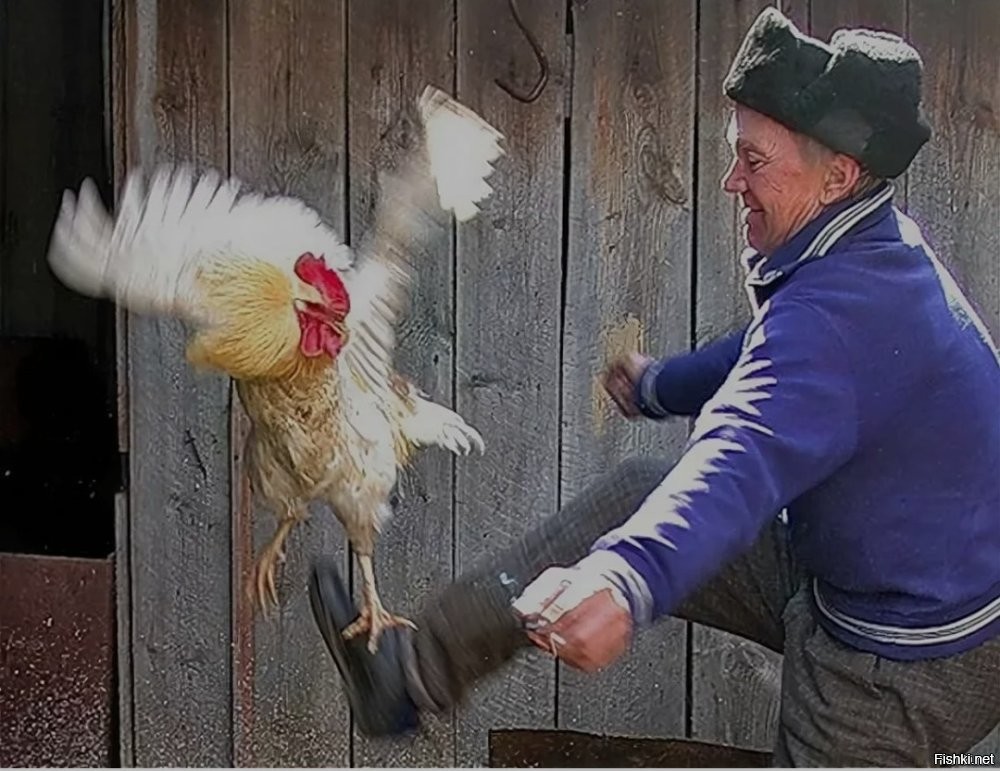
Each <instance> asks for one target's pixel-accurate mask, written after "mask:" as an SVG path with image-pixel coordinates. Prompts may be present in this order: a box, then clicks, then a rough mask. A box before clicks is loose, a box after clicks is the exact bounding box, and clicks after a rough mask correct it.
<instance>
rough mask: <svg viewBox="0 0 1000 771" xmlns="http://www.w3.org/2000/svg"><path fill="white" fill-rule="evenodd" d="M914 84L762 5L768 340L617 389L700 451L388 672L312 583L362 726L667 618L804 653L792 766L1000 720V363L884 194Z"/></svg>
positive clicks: (457, 607)
mask: <svg viewBox="0 0 1000 771" xmlns="http://www.w3.org/2000/svg"><path fill="white" fill-rule="evenodd" d="M920 76H921V64H920V60H919V57H918V55H917V53H916V52H915V51H914V50H913V49H912V48H910V47H909V46H908V45H907V44H906V43H904V42H903V41H902V40H901V39H899V38H897V37H895V36H892V35H888V34H882V33H875V32H870V31H864V30H853V31H841V32H839V33H837V34H835V35H834V36H833V37H832V39H831V40H830V42H829V43H823V42H822V41H819V40H816V39H813V38H810V37H807V36H804V35H802V34H801V33H800V32H799V31H798V30H797V29H795V27H794V26H793V25H792V24H791V23H790V22H789V21H788V20H787V19H786V18H785V17H783V16H782V15H781V14H780V13H779V12H777V11H776V10H774V9H768V10H766V11H765V12H764V13H763V14H761V16H760V17H759V18H758V19H757V21H756V22H755V23H754V25H753V26H752V28H751V29H750V31H749V32H748V34H747V37H746V39H745V41H744V43H743V45H742V47H741V49H740V51H739V52H738V54H737V56H736V59H735V61H734V63H733V66H732V68H731V70H730V73H729V75H728V77H727V78H726V81H725V86H724V87H725V92H726V94H727V96H728V97H729V98H730V99H731V100H732V101H733V103H734V116H733V120H732V122H731V125H730V138H731V141H732V145H733V162H732V166H731V168H730V169H729V171H728V172H727V175H726V177H725V179H724V183H723V184H724V188H725V190H726V191H727V192H729V193H731V194H733V195H734V196H737V197H738V198H739V200H740V201H741V202H742V204H743V206H744V207H745V220H746V225H745V226H746V240H747V242H748V244H749V247H750V248H749V251H748V254H747V256H746V257H745V258H744V260H745V266H746V269H747V277H746V285H747V291H748V294H749V298H750V302H751V305H752V308H753V318H752V321H751V322H750V324H749V326H748V327H747V328H746V329H745V330H742V331H741V332H739V333H737V334H734V335H732V336H730V337H728V338H725V339H723V340H722V341H720V342H718V343H716V344H714V345H710V346H708V347H706V348H704V349H702V350H700V351H697V352H695V353H692V354H689V355H685V356H679V357H673V358H668V359H665V360H663V361H658V362H654V361H651V360H649V359H645V358H644V357H641V356H638V355H633V356H630V357H626V358H625V359H623V360H621V361H619V362H617V363H616V364H615V365H614V366H612V367H611V368H610V370H609V371H608V372H607V373H606V377H605V384H606V387H607V389H608V391H609V393H610V394H611V395H612V396H613V397H614V399H615V401H616V402H617V403H618V405H619V407H620V408H621V411H622V412H623V413H624V414H625V415H626V416H629V417H633V418H637V417H640V416H644V417H646V418H653V419H667V418H669V417H670V416H671V415H689V414H691V415H693V414H697V415H698V419H697V422H696V425H695V428H694V431H693V433H692V436H691V437H690V440H689V442H688V444H687V446H686V449H685V452H684V453H683V455H682V456H681V458H680V459H679V460H678V462H677V463H676V465H674V466H673V467H672V468H671V467H670V466H669V464H667V463H664V462H660V461H654V460H631V461H626V462H625V463H623V464H621V465H620V466H619V467H618V468H617V469H616V470H615V471H614V472H613V473H611V474H609V475H608V476H607V477H605V478H604V479H601V480H599V481H597V482H595V483H594V484H592V485H591V486H590V487H589V488H588V489H586V490H584V491H582V492H581V493H580V495H578V496H577V497H576V498H575V499H573V500H572V501H571V502H570V503H569V504H568V505H567V506H566V507H565V508H564V509H562V510H561V511H560V512H559V513H558V514H556V515H555V516H554V517H552V518H550V519H549V520H547V521H544V522H543V523H542V524H541V526H540V527H538V528H537V529H536V530H535V531H534V532H531V533H529V534H527V535H525V536H524V537H523V538H522V539H521V540H520V541H519V542H518V543H516V544H515V545H514V546H512V547H511V548H510V549H509V550H508V551H507V552H506V553H504V554H501V555H498V556H497V557H495V558H493V559H490V560H487V561H486V562H484V563H483V564H482V565H480V566H479V567H478V568H477V569H476V570H474V571H472V572H470V573H469V574H466V575H464V576H462V577H460V578H459V579H458V580H457V581H456V582H455V583H454V584H452V585H450V586H448V587H447V588H445V589H444V591H443V592H441V593H440V594H439V595H438V596H436V597H434V598H433V599H432V600H431V601H430V602H429V603H428V604H427V606H426V608H425V610H424V612H423V613H422V615H421V616H420V617H419V618H418V619H417V624H418V630H417V631H416V632H411V631H410V630H405V629H404V630H393V631H392V633H391V634H387V635H386V636H385V637H384V638H383V643H382V649H381V650H380V651H379V653H378V655H377V656H374V657H372V656H369V655H368V654H367V652H366V651H365V650H364V647H363V642H361V643H355V642H353V641H352V643H351V644H345V643H344V641H343V640H342V639H341V637H340V634H339V631H340V630H341V629H343V628H344V627H345V626H346V625H347V624H348V623H349V622H350V621H351V620H352V618H353V617H354V615H355V614H356V612H357V610H356V607H355V606H354V604H353V602H352V601H351V600H350V597H349V596H348V594H347V593H346V591H345V589H344V586H343V583H342V582H341V580H340V578H339V576H338V575H337V572H336V568H335V566H333V565H332V564H331V563H329V562H323V563H320V564H318V565H317V566H316V568H315V569H314V573H313V577H312V582H311V587H310V591H311V597H312V601H313V610H314V613H315V616H316V620H317V622H318V624H319V626H320V629H321V631H322V632H323V636H324V638H325V640H326V641H327V644H328V646H329V648H330V650H331V652H332V653H333V655H334V658H335V660H336V662H337V665H338V667H339V669H340V671H341V674H342V676H343V679H344V682H345V684H346V688H347V691H348V695H349V697H350V700H351V704H352V708H353V709H354V712H355V715H356V717H357V718H358V721H359V724H360V726H361V728H362V730H364V731H366V732H369V733H376V734H385V733H394V732H400V731H404V730H406V729H407V728H410V727H412V726H414V725H415V724H416V721H417V715H418V712H419V710H421V709H423V710H441V709H446V708H448V707H450V706H452V705H455V704H457V703H459V702H460V700H461V698H462V695H463V693H464V691H465V689H467V688H468V686H470V685H471V684H472V683H473V682H475V680H476V679H477V678H480V677H482V676H483V675H485V674H487V673H489V672H492V671H494V670H496V669H498V668H499V667H501V666H502V665H503V663H504V662H505V661H507V660H509V659H510V658H511V657H513V656H514V655H516V653H517V652H518V651H519V650H521V649H522V648H523V647H524V646H525V645H530V644H531V643H532V642H533V643H534V644H537V645H539V646H541V647H542V648H544V649H546V650H550V651H552V652H554V653H555V654H556V655H558V656H559V657H561V658H562V659H563V660H564V661H566V662H567V663H568V664H570V665H572V666H575V667H578V668H580V669H583V670H586V671H592V670H596V669H600V668H601V667H604V666H606V665H607V664H609V663H610V662H611V661H613V660H614V659H615V658H616V657H618V656H619V655H622V654H623V653H624V651H625V650H626V649H627V647H628V645H629V641H630V640H631V638H632V636H633V634H635V631H636V630H637V629H639V628H642V627H647V626H649V625H651V624H652V623H654V622H655V621H656V620H657V619H660V618H663V617H665V616H667V615H674V616H678V617H681V618H685V619H689V620H693V621H697V622H700V623H704V624H708V625H711V626H713V627H716V628H719V629H723V630H726V631H729V632H732V633H735V634H738V635H741V636H743V637H745V638H747V639H750V640H754V641H756V642H758V643H760V644H763V645H766V646H768V647H770V648H772V649H773V650H775V651H778V652H781V653H783V676H782V694H781V700H782V704H781V714H780V726H779V732H778V738H777V744H776V747H775V762H776V763H777V764H779V765H785V766H791V765H796V766H797V765H826V766H845V765H847V766H850V765H904V766H905V765H927V764H929V763H930V762H932V760H933V756H934V754H935V753H941V752H945V753H952V752H961V751H964V750H968V749H969V748H971V747H972V746H973V745H974V744H975V743H976V742H977V741H979V740H980V739H981V738H983V737H984V736H985V735H986V734H987V733H988V732H989V731H990V730H991V729H992V728H993V726H995V725H996V724H997V723H998V722H1000V687H998V684H1000V479H998V469H1000V361H998V356H997V350H996V347H995V345H994V344H993V343H992V342H991V341H990V340H989V337H988V335H987V333H986V331H985V329H984V328H983V325H982V324H981V322H980V321H979V320H978V318H977V317H976V316H975V314H974V312H973V311H972V310H971V309H970V307H969V305H968V304H967V303H966V301H965V300H964V298H963V297H962V295H961V294H960V292H959V291H958V289H957V288H956V287H955V285H954V283H953V282H952V280H951V279H950V278H949V277H948V275H947V273H946V272H945V271H944V270H943V269H942V268H941V266H940V265H939V264H938V263H937V261H936V260H935V259H934V257H933V255H932V253H931V250H930V249H929V248H928V246H927V245H926V244H925V243H924V241H923V239H922V237H921V234H920V232H919V230H918V228H917V227H916V225H914V223H913V222H912V221H911V220H909V219H907V218H906V217H905V216H903V215H902V214H901V213H900V212H899V211H898V210H897V209H895V208H894V207H893V205H892V200H891V199H892V194H893V189H892V186H891V183H889V182H888V180H890V179H892V178H894V177H897V176H898V175H900V174H902V173H903V172H904V171H905V169H906V168H907V166H908V165H909V164H910V162H911V161H912V159H913V158H914V156H915V155H916V153H917V151H918V150H919V149H920V147H921V146H922V145H923V144H924V143H925V142H926V140H927V139H928V138H929V135H930V130H929V128H928V127H927V125H926V123H925V122H924V120H923V118H922V117H921V113H920V106H919V103H920ZM782 512H784V516H780V517H779V516H778V515H779V514H781V513H782ZM786 522H787V524H786Z"/></svg>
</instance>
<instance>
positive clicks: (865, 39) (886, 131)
mask: <svg viewBox="0 0 1000 771" xmlns="http://www.w3.org/2000/svg"><path fill="white" fill-rule="evenodd" d="M922 72H923V65H922V63H921V61H920V55H919V54H918V53H917V52H916V51H915V50H914V49H913V48H912V47H911V46H910V45H908V44H907V43H906V42H905V41H904V40H903V39H902V38H900V37H899V36H898V35H894V34H891V33H889V32H877V31H873V30H867V29H841V30H837V31H836V32H834V34H833V37H831V38H830V42H829V43H824V42H823V41H822V40H818V39H816V38H813V37H809V36H808V35H804V34H802V33H801V32H800V31H799V30H798V29H797V28H796V27H795V25H794V24H792V22H791V21H789V20H788V19H787V18H786V17H785V16H784V15H782V14H781V12H780V11H778V10H777V9H776V8H766V9H765V10H764V11H763V12H762V13H761V14H760V16H758V17H757V20H756V21H755V22H754V23H753V25H752V26H751V27H750V30H749V31H748V32H747V35H746V37H745V38H744V40H743V44H742V45H741V46H740V50H739V51H738V52H737V54H736V58H735V59H734V60H733V64H732V67H731V68H730V70H729V74H728V75H727V76H726V79H725V82H724V85H723V90H724V91H725V94H726V96H728V97H729V98H730V99H732V100H733V101H735V102H738V103H740V104H743V105H745V106H747V107H749V108H751V109H753V110H756V111H757V112H761V113H763V114H765V115H767V116H768V117H770V118H773V119H774V120H776V121H778V122H780V123H783V124H784V125H785V126H787V127H788V128H790V129H792V130H793V131H796V132H798V133H800V134H806V135H808V136H810V137H812V138H814V139H816V140H818V141H819V142H822V143H823V144H824V145H826V146H827V147H829V148H831V149H832V150H835V151H837V152H841V153H844V154H845V155H849V156H851V157H852V158H854V159H856V160H857V161H858V162H859V163H861V165H862V166H864V167H865V168H866V169H868V170H869V171H870V172H871V173H872V174H875V175H876V176H879V177H886V178H891V177H897V176H899V175H900V174H902V173H903V172H904V171H906V168H907V167H908V166H909V165H910V162H911V161H912V160H913V158H914V157H915V156H916V154H917V151H918V150H919V149H920V148H921V147H922V146H923V144H924V143H925V142H926V141H927V140H928V139H929V138H930V135H931V129H930V126H929V125H928V124H927V121H926V119H925V118H924V116H923V114H922V111H921V109H920V80H921V75H922Z"/></svg>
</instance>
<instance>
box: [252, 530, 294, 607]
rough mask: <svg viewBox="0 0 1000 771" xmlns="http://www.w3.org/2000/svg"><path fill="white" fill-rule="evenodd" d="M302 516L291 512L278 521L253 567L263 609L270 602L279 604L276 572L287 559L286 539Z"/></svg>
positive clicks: (257, 592)
mask: <svg viewBox="0 0 1000 771" xmlns="http://www.w3.org/2000/svg"><path fill="white" fill-rule="evenodd" d="M301 519H302V518H301V517H300V516H297V515H295V514H291V513H289V515H288V516H286V517H284V518H283V519H282V520H281V521H280V522H279V523H278V529H277V530H275V532H274V536H273V537H272V538H271V541H270V543H268V544H267V546H265V547H264V549H263V550H262V551H261V553H260V555H259V556H258V557H257V561H256V563H255V564H254V569H253V576H252V580H253V587H254V588H255V589H256V599H257V602H258V604H259V605H260V607H261V609H264V608H266V607H267V606H268V605H269V604H270V605H274V606H277V605H278V590H277V587H276V586H275V581H274V574H275V570H276V568H277V566H278V564H279V563H282V562H284V561H285V541H286V539H287V538H288V534H289V533H290V532H292V528H294V527H295V525H296V524H297V523H298V522H299V521H300V520H301Z"/></svg>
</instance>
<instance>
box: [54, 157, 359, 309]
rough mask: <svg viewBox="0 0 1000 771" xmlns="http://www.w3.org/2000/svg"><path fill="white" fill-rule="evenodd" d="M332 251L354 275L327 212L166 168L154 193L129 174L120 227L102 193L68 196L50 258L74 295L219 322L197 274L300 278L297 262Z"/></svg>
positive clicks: (87, 184) (155, 177)
mask: <svg viewBox="0 0 1000 771" xmlns="http://www.w3.org/2000/svg"><path fill="white" fill-rule="evenodd" d="M307 251H311V252H317V253H324V254H325V255H326V260H327V264H328V265H329V267H331V268H334V269H337V270H341V271H343V270H346V269H348V268H349V267H350V264H351V262H350V261H351V257H350V250H349V249H348V248H347V246H345V245H344V244H343V242H342V241H341V239H340V237H339V236H338V235H337V233H336V232H335V231H334V230H333V229H332V228H330V227H328V226H327V225H326V224H325V223H324V222H323V221H322V219H321V218H320V216H319V214H318V213H317V212H316V211H315V210H313V209H311V208H310V207H308V206H306V205H305V204H303V203H302V202H301V201H298V200H296V199H295V198H291V197H287V196H263V195H259V194H256V193H249V192H243V191H242V190H241V183H240V181H239V180H237V179H234V178H230V179H223V178H222V177H221V176H220V175H219V174H218V173H217V172H216V171H214V170H209V171H205V172H204V173H202V174H200V175H199V174H196V173H195V171H194V170H193V169H192V168H190V167H188V166H183V165H181V166H176V167H174V166H170V165H161V166H159V167H157V168H156V169H155V170H154V172H153V174H152V177H151V179H150V183H149V186H148V188H147V187H146V184H145V181H144V179H143V175H142V174H141V172H138V171H136V172H133V173H131V174H130V175H129V177H128V179H127V180H126V183H125V188H124V190H123V192H122V196H121V203H120V205H119V208H118V212H117V214H116V216H115V217H114V219H113V220H112V218H111V216H110V215H109V214H108V212H107V210H106V209H105V207H104V205H103V203H102V202H101V199H100V196H99V195H98V192H97V188H96V187H95V185H94V183H93V181H92V180H90V179H86V180H84V182H83V184H82V185H81V188H80V194H79V197H77V196H74V194H73V193H72V192H71V191H66V192H65V193H64V194H63V201H62V206H61V208H60V211H59V216H58V218H57V219H56V223H55V226H54V227H53V231H52V237H51V239H50V243H49V252H48V260H49V265H50V266H51V267H52V271H53V272H54V273H55V275H56V276H57V277H58V278H59V279H60V280H61V281H62V282H63V283H65V284H66V285H67V286H68V287H70V288H71V289H74V290H76V291H78V292H80V293H82V294H85V295H89V296H91V297H101V298H106V299H109V300H113V301H114V302H116V303H119V304H120V305H122V306H124V307H126V308H128V309H129V310H130V311H133V312H136V313H144V314H150V315H165V316H174V317H177V318H180V319H182V320H184V321H187V322H189V323H193V324H195V325H198V326H201V325H205V324H209V323H211V319H210V318H208V316H207V312H206V309H205V305H204V304H203V302H202V298H201V297H200V296H199V291H198V283H197V281H196V277H197V275H198V272H199V271H200V270H201V269H202V268H204V267H206V266H207V265H208V264H209V263H211V262H213V261H222V260H244V259H256V260H262V261H266V262H270V263H273V264H275V265H277V266H278V267H280V268H282V269H283V270H286V271H288V272H291V270H292V267H293V264H294V260H295V259H296V257H298V255H300V254H302V253H304V252H307Z"/></svg>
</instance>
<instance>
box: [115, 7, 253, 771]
mask: <svg viewBox="0 0 1000 771" xmlns="http://www.w3.org/2000/svg"><path fill="white" fill-rule="evenodd" d="M225 10H226V9H225V3H224V2H223V1H222V0H215V1H214V2H195V0H171V2H162V3H161V2H157V0H135V1H134V2H132V3H130V4H129V5H128V6H127V8H126V24H125V42H126V61H125V66H126V75H125V83H126V96H125V99H126V110H125V113H124V119H125V120H126V122H127V123H126V128H125V131H126V137H127V139H126V142H127V161H126V163H127V165H128V166H129V167H132V166H136V165H142V166H143V167H146V168H149V167H151V166H152V164H153V163H154V162H157V161H163V160H168V159H170V160H178V161H184V162H190V163H194V164H195V165H197V166H203V165H206V164H210V165H212V166H215V167H218V168H221V169H222V170H225V169H226V165H227V150H228V147H227V145H228V122H227V118H226V101H227V100H226V83H225V72H226V70H225V51H226V45H225V43H226V36H225V30H226V15H225ZM119 151H120V148H119ZM184 342H185V336H184V332H183V330H182V328H181V325H180V324H179V323H176V322H174V321H171V320H153V319H148V318H141V317H138V316H132V317H130V319H129V325H128V350H129V381H130V382H129V385H130V394H131V404H130V423H131V431H132V443H131V449H132V453H131V455H130V490H131V499H130V518H131V535H132V539H131V554H130V562H131V566H132V577H133V594H132V602H133V618H132V622H133V627H132V632H133V634H132V636H133V654H134V681H133V693H134V704H135V716H134V730H135V745H134V751H135V762H136V764H137V765H139V766H159V765H169V766H177V765H181V766H202V765H212V766H223V767H225V766H232V764H233V758H232V703H231V700H230V698H229V693H230V682H231V654H230V643H231V638H232V635H231V629H230V608H231V592H230V573H231V568H230V562H231V548H230V541H231V531H230V510H229V487H230V473H229V462H230V456H229V414H228V413H229V410H228V403H229V384H228V382H227V381H226V380H225V379H224V378H220V377H215V376H208V375H201V374H195V373H193V372H192V370H191V369H190V368H189V367H188V366H187V363H186V361H185V359H184Z"/></svg>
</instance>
